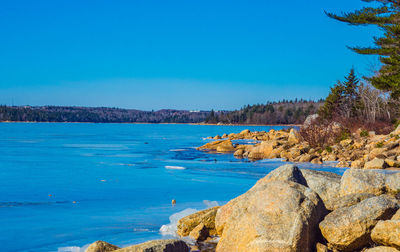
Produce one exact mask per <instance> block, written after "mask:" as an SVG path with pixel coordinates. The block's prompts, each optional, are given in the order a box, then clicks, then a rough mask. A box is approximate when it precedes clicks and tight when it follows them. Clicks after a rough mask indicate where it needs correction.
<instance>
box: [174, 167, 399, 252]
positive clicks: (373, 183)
mask: <svg viewBox="0 0 400 252" xmlns="http://www.w3.org/2000/svg"><path fill="white" fill-rule="evenodd" d="M399 190H400V173H396V174H387V175H386V174H382V173H378V172H376V171H368V170H347V171H346V172H345V173H344V175H343V176H340V175H337V174H334V173H330V172H322V171H315V170H300V169H298V168H297V167H296V166H293V165H285V166H282V167H279V168H277V169H275V170H274V171H272V172H271V173H270V174H269V175H267V176H266V177H264V178H263V179H261V180H259V181H258V182H257V183H256V184H255V185H254V186H253V187H252V188H251V189H250V190H249V191H247V192H246V193H245V194H243V195H241V196H239V197H237V198H235V199H233V200H231V201H229V202H228V203H227V204H226V205H224V206H222V207H220V208H212V209H208V210H204V211H202V212H199V213H196V214H194V215H191V216H188V217H185V218H183V219H181V220H180V221H179V224H178V234H179V235H181V236H187V235H189V236H190V237H192V239H201V240H205V239H210V237H213V234H214V235H217V236H219V237H220V240H219V242H218V244H217V246H216V251H217V252H225V251H229V252H231V251H321V252H322V251H361V250H365V251H400V250H398V249H400V210H399V208H400V200H399V199H398V198H396V196H397V197H398V195H397V194H398V192H399ZM203 221H204V223H203ZM211 222H214V223H213V224H212V223H211ZM204 227H207V229H208V232H204V233H203V234H204V235H203V234H202V235H199V233H201V232H200V231H199V230H200V229H203V228H204ZM194 231H195V234H193V232H194ZM206 234H208V236H209V237H206Z"/></svg>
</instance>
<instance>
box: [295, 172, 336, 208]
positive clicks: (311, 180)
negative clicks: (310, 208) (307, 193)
mask: <svg viewBox="0 0 400 252" xmlns="http://www.w3.org/2000/svg"><path fill="white" fill-rule="evenodd" d="M301 173H302V175H303V177H304V178H305V180H306V184H305V185H306V186H308V187H309V188H311V189H312V190H313V191H314V192H316V193H317V194H318V195H319V197H321V199H322V201H323V202H324V204H325V206H326V208H327V209H329V210H332V209H333V205H332V204H333V202H334V201H335V200H336V199H337V198H338V197H339V189H340V181H341V176H340V175H338V174H335V173H332V172H323V171H315V170H308V169H302V170H301Z"/></svg>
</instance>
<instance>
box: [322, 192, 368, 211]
mask: <svg viewBox="0 0 400 252" xmlns="http://www.w3.org/2000/svg"><path fill="white" fill-rule="evenodd" d="M372 197H375V195H374V194H371V193H353V194H348V195H345V196H343V197H340V198H336V199H334V200H333V201H332V203H331V205H330V208H329V210H336V209H339V208H344V207H349V206H353V205H356V204H358V203H360V202H361V201H363V200H366V199H369V198H372Z"/></svg>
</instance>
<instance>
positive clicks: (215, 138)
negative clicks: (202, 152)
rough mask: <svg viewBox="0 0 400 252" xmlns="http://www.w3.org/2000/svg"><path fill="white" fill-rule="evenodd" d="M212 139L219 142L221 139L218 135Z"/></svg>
mask: <svg viewBox="0 0 400 252" xmlns="http://www.w3.org/2000/svg"><path fill="white" fill-rule="evenodd" d="M213 139H214V140H219V139H221V136H220V135H216V136H215V137H213Z"/></svg>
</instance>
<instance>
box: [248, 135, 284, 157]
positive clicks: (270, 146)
mask: <svg viewBox="0 0 400 252" xmlns="http://www.w3.org/2000/svg"><path fill="white" fill-rule="evenodd" d="M276 146H278V142H277V141H276V140H270V141H264V142H262V143H261V144H259V145H257V146H255V147H254V148H252V149H251V150H250V153H249V155H248V158H249V159H254V160H256V159H263V158H270V157H271V154H272V151H273V150H274V148H275V147H276Z"/></svg>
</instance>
